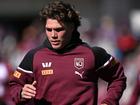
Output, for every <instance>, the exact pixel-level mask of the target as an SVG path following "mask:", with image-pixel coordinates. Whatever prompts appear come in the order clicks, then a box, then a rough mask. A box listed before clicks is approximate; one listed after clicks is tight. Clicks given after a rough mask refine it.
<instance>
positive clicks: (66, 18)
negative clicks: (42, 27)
mask: <svg viewBox="0 0 140 105" xmlns="http://www.w3.org/2000/svg"><path fill="white" fill-rule="evenodd" d="M40 16H41V19H42V20H43V21H44V22H46V19H47V18H52V19H56V20H58V22H60V23H61V24H62V23H74V25H75V28H77V27H79V26H80V25H81V21H80V16H79V13H78V12H77V11H75V10H74V8H73V7H72V6H71V5H70V4H67V3H64V2H62V1H59V0H57V1H54V2H52V3H49V4H48V6H45V7H44V8H42V10H41V11H40Z"/></svg>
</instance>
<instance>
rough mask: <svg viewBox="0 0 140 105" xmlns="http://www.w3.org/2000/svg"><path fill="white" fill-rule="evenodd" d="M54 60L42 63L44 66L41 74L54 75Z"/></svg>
mask: <svg viewBox="0 0 140 105" xmlns="http://www.w3.org/2000/svg"><path fill="white" fill-rule="evenodd" d="M51 66H52V62H45V63H42V67H43V68H44V69H43V70H41V75H46V76H47V75H52V74H53V69H52V68H51Z"/></svg>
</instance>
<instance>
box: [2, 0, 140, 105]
mask: <svg viewBox="0 0 140 105" xmlns="http://www.w3.org/2000/svg"><path fill="white" fill-rule="evenodd" d="M50 1H52V0H0V99H1V100H3V99H2V98H3V95H4V93H5V87H4V86H5V84H6V81H7V79H8V77H9V75H11V74H12V72H13V71H14V70H15V69H16V67H17V66H18V65H19V63H20V61H21V60H22V58H23V57H24V55H25V54H26V52H27V51H28V50H30V49H32V48H34V47H36V46H38V45H39V44H40V43H42V41H43V40H44V38H45V33H44V31H43V26H42V24H41V22H40V18H39V11H40V10H41V8H42V7H43V6H44V5H46V4H47V3H48V2H50ZM65 1H66V2H68V3H71V4H72V5H74V6H75V8H76V10H78V11H79V12H80V14H81V17H82V19H81V23H82V25H81V27H79V31H80V33H81V38H83V40H84V41H85V42H87V43H89V44H90V46H100V47H103V48H105V49H106V50H107V51H108V52H109V53H110V54H112V55H113V56H115V57H116V58H117V59H118V60H119V61H120V62H121V63H122V64H123V66H124V69H125V74H126V76H127V88H126V90H125V92H124V94H123V96H122V98H121V101H120V102H121V104H120V105H140V99H139V98H138V97H139V95H140V85H139V84H140V63H139V62H140V44H139V43H140V5H139V4H140V0H65ZM106 85H107V84H105V83H104V82H103V81H102V80H100V83H99V87H100V88H99V103H100V101H101V100H102V99H103V97H102V96H104V95H105V93H106V91H105V90H106V87H105V86H106ZM130 101H131V102H132V101H133V104H130V103H131V102H130Z"/></svg>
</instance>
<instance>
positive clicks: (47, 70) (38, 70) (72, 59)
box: [33, 51, 94, 82]
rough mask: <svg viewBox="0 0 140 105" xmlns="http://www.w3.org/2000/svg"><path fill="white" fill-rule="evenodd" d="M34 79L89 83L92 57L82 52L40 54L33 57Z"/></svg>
mask: <svg viewBox="0 0 140 105" xmlns="http://www.w3.org/2000/svg"><path fill="white" fill-rule="evenodd" d="M33 67H34V72H35V77H36V78H37V79H39V80H40V78H43V81H44V80H48V81H52V82H53V81H54V82H56V81H58V82H60V81H64V80H65V81H67V82H68V81H77V80H86V81H91V80H92V79H93V75H94V56H93V54H92V53H87V52H83V51H78V52H70V53H66V54H54V53H48V52H42V53H39V54H37V55H36V56H35V57H34V62H33Z"/></svg>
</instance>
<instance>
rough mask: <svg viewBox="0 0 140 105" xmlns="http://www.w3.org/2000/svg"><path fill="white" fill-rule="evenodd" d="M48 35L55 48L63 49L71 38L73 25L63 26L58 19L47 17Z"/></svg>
mask: <svg viewBox="0 0 140 105" xmlns="http://www.w3.org/2000/svg"><path fill="white" fill-rule="evenodd" d="M45 28H46V35H47V37H48V40H49V41H50V43H51V46H52V47H53V48H54V49H62V48H63V47H64V46H65V45H66V44H68V43H69V42H70V40H71V36H72V32H73V27H72V26H70V25H65V24H64V26H62V25H61V24H60V23H59V22H58V21H57V20H56V19H47V21H46V26H45Z"/></svg>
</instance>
